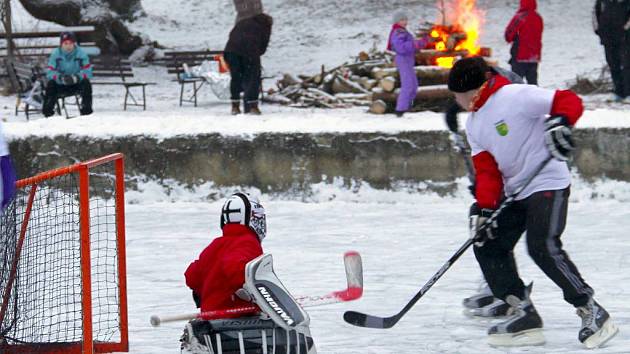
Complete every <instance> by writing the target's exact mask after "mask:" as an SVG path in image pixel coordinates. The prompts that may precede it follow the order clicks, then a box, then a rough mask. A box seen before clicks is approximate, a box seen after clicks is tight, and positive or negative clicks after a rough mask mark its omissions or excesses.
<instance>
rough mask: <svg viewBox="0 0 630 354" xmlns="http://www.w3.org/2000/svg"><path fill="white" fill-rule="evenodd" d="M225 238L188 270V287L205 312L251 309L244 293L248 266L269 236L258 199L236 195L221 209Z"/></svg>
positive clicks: (202, 253)
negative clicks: (246, 267)
mask: <svg viewBox="0 0 630 354" xmlns="http://www.w3.org/2000/svg"><path fill="white" fill-rule="evenodd" d="M220 225H221V230H222V231H223V235H222V236H221V237H218V238H216V239H214V240H213V241H212V243H210V245H209V246H208V247H206V249H204V250H203V252H201V254H200V255H199V259H197V260H196V261H194V262H192V263H191V264H190V265H189V266H188V269H186V273H185V276H186V285H188V287H189V288H191V289H192V291H193V299H194V300H195V304H196V305H197V307H198V308H201V312H206V311H213V310H225V309H231V308H237V307H243V306H248V305H249V306H251V304H250V303H249V302H248V301H247V300H248V296H247V294H246V292H245V291H244V290H242V287H243V284H244V283H245V265H247V263H248V262H249V261H251V260H252V259H254V258H256V257H258V256H260V255H262V253H263V250H262V247H261V242H262V240H263V239H264V238H265V236H266V234H267V223H266V219H265V209H264V208H263V206H262V205H261V204H260V201H259V200H258V198H255V197H252V196H250V195H248V194H244V193H235V194H233V195H232V196H231V197H230V198H228V199H227V201H226V202H225V204H223V208H222V209H221V221H220Z"/></svg>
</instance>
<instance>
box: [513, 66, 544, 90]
mask: <svg viewBox="0 0 630 354" xmlns="http://www.w3.org/2000/svg"><path fill="white" fill-rule="evenodd" d="M511 64H512V71H513V72H514V73H515V74H517V75H518V76H520V77H522V78H523V80H524V81H527V83H528V84H529V85H538V63H523V62H519V61H516V60H512V62H511Z"/></svg>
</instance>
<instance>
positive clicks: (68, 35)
mask: <svg viewBox="0 0 630 354" xmlns="http://www.w3.org/2000/svg"><path fill="white" fill-rule="evenodd" d="M65 41H72V42H73V43H76V42H77V36H76V35H75V34H74V32H61V35H60V36H59V44H62V43H63V42H65Z"/></svg>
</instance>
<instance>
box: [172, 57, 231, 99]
mask: <svg viewBox="0 0 630 354" xmlns="http://www.w3.org/2000/svg"><path fill="white" fill-rule="evenodd" d="M222 54H223V51H217V50H199V51H179V52H177V51H171V52H165V53H164V61H165V63H166V68H167V69H168V73H169V74H175V75H176V77H177V78H176V79H175V80H174V81H177V82H178V83H179V85H180V91H179V105H180V106H182V105H183V103H184V102H188V103H193V104H194V105H195V107H197V92H199V90H200V89H201V88H202V87H203V85H204V84H205V83H206V81H205V79H203V78H201V77H187V75H186V72H185V71H184V64H186V65H187V66H188V67H189V68H192V67H194V66H197V65H201V63H203V62H204V61H205V60H216V56H217V55H222ZM186 85H192V93H191V95H190V96H189V97H188V98H184V91H185V90H186Z"/></svg>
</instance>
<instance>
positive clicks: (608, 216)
mask: <svg viewBox="0 0 630 354" xmlns="http://www.w3.org/2000/svg"><path fill="white" fill-rule="evenodd" d="M434 3H435V1H433V0H424V1H412V0H392V1H381V0H312V1H309V0H264V4H265V7H266V9H267V11H268V12H269V13H270V14H271V15H272V16H274V18H275V22H276V24H275V27H274V32H273V35H272V43H271V47H270V49H269V52H268V54H267V55H266V56H265V58H264V65H265V69H266V73H267V74H268V75H277V74H279V73H281V72H291V73H295V74H297V73H312V72H316V71H318V70H319V68H320V65H322V64H324V65H326V67H332V66H336V65H338V64H340V63H341V62H343V61H345V60H348V59H349V58H350V56H353V55H356V54H357V53H358V52H359V51H361V50H366V49H369V48H371V47H372V45H373V44H374V42H376V45H377V47H379V48H382V47H384V38H385V37H386V35H387V33H388V30H389V26H390V24H389V22H390V20H389V19H390V17H391V14H392V13H393V12H394V11H395V9H397V8H407V9H409V10H410V12H411V13H412V14H413V15H412V16H413V17H414V18H415V20H416V23H417V22H418V21H419V20H421V19H422V20H424V19H427V20H435V19H436V18H437V12H436V11H435V8H434ZM516 3H517V1H503V0H501V1H493V0H479V1H478V4H479V6H480V8H481V9H482V10H484V11H485V24H484V26H483V31H482V33H481V43H482V45H484V46H489V47H492V48H493V50H494V54H495V55H494V57H495V59H497V60H498V61H499V63H501V64H502V65H504V66H505V63H506V61H507V58H508V50H509V48H508V46H507V45H505V43H503V39H502V36H503V28H504V26H505V25H506V24H507V22H508V21H509V19H510V18H511V16H512V15H513V13H514V11H515V9H516V6H517V5H516ZM592 3H593V1H591V0H573V1H570V2H569V1H562V0H546V1H540V9H539V10H540V13H541V15H542V16H543V17H544V19H545V23H546V31H545V35H544V49H543V50H544V52H543V63H542V65H541V68H540V77H541V84H542V86H545V87H549V88H560V87H566V81H567V80H570V79H572V78H574V77H575V75H577V74H581V73H585V72H593V71H594V70H597V69H599V68H601V66H602V65H604V55H603V51H602V49H601V46H600V45H599V42H598V40H597V38H596V37H595V35H594V34H593V33H592V30H591V22H590V11H591V7H592V5H593V4H592ZM13 4H14V7H15V8H14V10H15V13H16V15H17V16H16V20H15V22H16V23H17V24H21V25H23V26H24V27H25V28H28V27H29V26H32V25H33V24H34V21H32V20H31V19H29V18H28V17H27V16H26V15H25V14H24V11H23V10H21V8H20V6H19V2H17V1H14V2H13ZM143 6H144V8H145V10H146V12H147V13H148V17H147V18H145V19H141V20H139V21H138V22H135V23H133V24H132V25H131V26H132V27H133V28H135V29H137V30H139V31H141V32H144V33H146V34H148V35H149V36H150V37H151V39H153V40H157V41H159V42H160V43H162V44H165V45H167V46H169V47H172V48H177V49H191V48H192V49H202V48H212V49H216V48H219V49H220V48H222V47H223V45H224V42H225V40H226V37H227V34H228V33H229V30H230V27H231V25H232V23H233V20H234V12H233V8H232V2H231V1H230V0H216V1H210V2H208V1H201V0H146V1H144V3H143ZM46 25H47V24H43V23H40V24H39V26H40V28H43V27H45V26H46ZM134 70H135V73H136V76H137V78H138V79H139V80H146V81H153V82H157V83H158V85H156V86H150V87H148V97H149V101H148V110H147V111H146V112H142V111H139V110H138V109H134V108H130V110H129V111H127V112H123V111H122V97H123V94H124V91H123V90H122V89H121V88H120V87H108V86H107V87H97V88H95V102H94V106H95V112H96V113H95V114H93V115H91V116H89V117H81V118H76V119H71V120H66V119H64V118H60V117H55V118H51V119H43V118H41V117H34V119H33V120H31V121H30V122H26V121H25V119H24V116H23V115H20V116H19V117H15V116H14V115H13V107H14V104H15V98H14V97H0V118H1V119H2V120H4V121H5V123H4V132H5V134H7V135H8V137H9V138H10V139H15V138H25V137H27V136H29V135H57V134H76V135H88V136H96V137H108V136H120V135H136V134H145V135H151V136H155V137H159V138H166V137H170V136H175V135H188V134H197V133H210V132H218V133H221V134H226V135H253V134H256V133H260V132H296V131H299V132H313V133H315V132H352V131H380V132H385V133H395V132H400V131H406V130H439V129H444V123H443V120H442V116H441V115H440V114H437V113H431V112H420V113H414V114H409V115H408V116H406V117H405V118H402V119H396V118H393V116H373V115H369V114H367V113H365V112H364V109H360V108H357V109H349V110H320V109H314V110H297V109H291V108H285V107H278V106H269V105H263V107H262V109H263V112H264V113H265V114H264V115H263V116H261V117H250V116H238V117H232V116H230V115H229V107H228V104H227V103H226V102H221V101H219V100H217V99H216V98H215V97H214V96H213V95H212V94H211V93H210V91H209V90H206V89H204V90H202V92H201V97H200V99H199V102H200V105H199V107H198V108H193V107H190V106H187V107H179V106H178V101H177V100H178V94H179V86H178V85H177V84H176V83H174V82H172V81H170V78H169V76H168V75H167V73H166V69H165V68H164V67H145V68H134ZM271 84H272V82H267V83H266V85H267V86H269V85H271ZM585 100H586V102H587V107H588V108H589V110H588V111H587V112H586V113H585V116H584V118H583V119H582V120H581V121H580V123H579V125H578V127H579V128H584V127H630V112H628V110H627V107H628V106H627V105H620V104H609V103H606V102H605V96H603V95H600V96H593V97H588V98H585ZM462 118H463V117H462ZM144 187H145V188H141V190H144V192H143V193H138V192H129V193H128V195H127V200H128V201H129V202H130V203H129V205H128V206H127V235H128V245H127V247H128V248H127V257H128V280H129V301H130V302H129V314H130V340H131V352H132V353H176V352H178V342H177V339H178V337H179V334H180V332H181V325H180V324H171V325H166V326H164V327H161V328H159V329H153V328H151V327H150V326H149V323H148V318H149V316H150V315H152V314H177V313H182V312H185V313H187V312H190V311H193V310H194V308H193V306H192V301H191V297H190V293H189V291H188V290H186V288H185V286H184V285H183V275H182V274H183V271H184V269H185V268H186V266H187V265H188V263H189V262H190V261H192V260H193V259H194V258H195V257H196V256H197V255H198V253H199V252H200V251H201V249H202V248H203V247H204V246H205V245H206V244H207V243H208V242H210V241H211V239H212V237H213V236H214V235H216V234H217V233H218V210H219V208H220V201H216V202H203V198H205V197H206V196H207V195H208V193H209V192H208V191H207V190H206V191H204V193H203V194H189V192H187V191H185V190H181V191H177V192H176V193H175V192H174V193H171V194H170V195H169V196H165V195H163V194H161V193H162V192H163V190H162V189H161V188H151V186H150V185H147V186H144ZM315 190H316V192H315V194H314V195H313V196H311V197H309V199H308V200H307V201H306V202H305V201H302V200H300V201H296V200H287V199H286V198H284V197H277V196H276V197H275V199H272V200H270V199H269V196H263V198H262V200H263V201H264V202H265V206H266V208H267V209H268V215H269V216H268V220H269V237H268V238H267V239H266V240H265V248H266V250H267V251H268V252H270V253H273V255H274V258H275V263H276V270H277V273H278V274H279V276H280V277H281V279H282V280H283V281H284V282H285V285H287V286H288V287H289V289H291V290H292V291H293V292H294V293H295V294H297V295H299V294H305V293H320V292H328V291H330V290H333V289H335V290H336V289H337V288H340V287H343V286H344V281H343V266H342V262H341V255H342V254H343V252H344V251H346V250H349V249H355V250H358V251H360V252H361V253H362V255H363V260H364V269H365V294H364V298H363V299H362V300H360V301H358V302H356V303H353V304H339V305H334V306H329V307H321V308H312V309H311V310H309V313H310V314H311V317H312V329H313V334H314V336H315V340H316V343H317V346H318V349H319V351H320V353H339V354H341V353H385V354H387V353H500V352H505V351H500V350H495V349H492V348H490V347H488V346H487V345H486V344H485V330H486V327H487V325H486V324H481V323H479V322H476V321H474V320H471V319H468V318H465V317H464V316H463V315H462V314H461V306H460V305H459V304H460V301H461V299H462V298H463V297H464V296H467V295H469V294H470V293H471V292H472V291H473V290H474V288H475V286H476V279H477V278H478V276H479V271H478V270H477V269H478V268H477V266H476V264H475V261H474V259H473V257H472V253H469V254H467V255H466V256H465V257H463V258H462V259H461V260H460V261H459V262H458V263H457V264H456V265H455V266H454V267H453V269H452V270H450V271H449V272H448V273H447V274H446V275H445V276H444V278H443V279H441V280H440V281H439V282H438V283H437V284H436V285H435V287H434V288H433V289H432V290H431V291H430V292H429V293H428V294H427V295H426V296H425V298H423V299H422V300H421V301H420V302H419V303H418V304H417V305H416V307H415V308H414V309H413V310H412V311H411V312H410V313H409V314H408V316H407V317H405V318H404V319H403V320H402V321H401V322H400V323H399V324H398V325H397V326H396V327H395V328H393V329H391V330H387V331H378V330H367V329H360V328H355V327H351V326H349V325H347V324H345V323H344V322H343V320H342V318H341V316H342V314H343V311H344V310H346V309H357V310H361V311H365V312H369V313H374V314H378V315H389V314H392V313H394V312H396V311H397V310H398V309H399V308H400V307H401V306H402V305H403V304H404V303H405V302H406V301H407V300H408V299H409V298H410V297H411V296H412V295H413V294H414V293H415V292H416V291H417V289H418V288H419V287H420V286H422V284H424V283H425V281H426V280H427V279H428V278H429V277H430V276H431V275H433V273H434V272H435V271H437V270H438V269H439V267H440V266H441V265H442V263H443V262H444V261H445V260H446V259H447V258H448V257H450V255H451V254H452V253H453V252H454V251H455V250H456V249H457V248H458V247H459V245H460V244H461V243H463V242H464V240H465V237H466V236H467V230H466V223H467V220H466V214H467V207H468V204H469V203H470V202H471V200H470V197H469V196H468V194H467V193H466V192H460V193H458V194H457V195H455V196H449V197H445V198H441V197H438V196H436V195H433V194H417V193H408V192H405V191H399V192H392V191H383V190H371V189H369V188H368V189H365V188H358V189H357V188H353V189H352V190H348V189H343V188H341V187H338V186H326V185H322V186H319V187H317V188H315ZM462 190H465V188H462ZM173 196H177V198H174V197H173ZM162 201H174V202H168V203H165V202H162ZM629 202H630V186H629V185H628V183H621V182H615V181H605V182H598V184H586V183H584V182H578V183H577V184H576V187H575V189H574V191H573V196H572V203H571V205H570V215H569V222H568V227H567V231H566V233H565V236H564V238H563V240H564V243H565V245H566V248H567V250H568V251H569V253H570V255H571V257H572V259H573V260H574V261H575V262H576V263H577V264H578V266H579V267H580V269H581V271H582V273H583V275H584V277H585V278H586V279H587V281H588V282H589V283H590V284H591V285H592V286H593V287H594V288H595V290H596V292H597V299H598V300H599V301H600V302H601V303H602V304H604V305H605V306H606V307H607V309H608V310H609V311H610V312H611V314H612V315H613V317H614V318H615V320H616V321H617V322H618V323H619V324H620V327H621V333H620V335H619V336H618V338H616V339H615V340H614V341H613V342H611V343H610V345H609V346H608V347H606V348H604V349H602V350H600V351H598V353H628V352H630V337H629V336H628V334H627V333H628V331H629V330H630V315H629V314H628V302H627V298H628V295H630V285H629V284H630V277H629V276H628V275H627V274H626V273H627V272H626V271H625V269H627V268H628V267H629V266H630V244H629V243H628V242H625V240H626V238H627V230H628V229H629V228H630V218H629V216H630V212H629V211H628V203H629ZM517 250H518V252H517V253H518V261H519V264H520V265H521V274H522V275H523V277H524V278H525V279H526V280H534V281H535V288H534V294H533V299H534V301H535V302H536V305H537V307H538V309H539V311H540V313H541V315H542V316H543V319H544V321H545V328H546V329H545V331H546V336H547V341H548V343H547V345H545V346H544V347H539V348H528V349H513V350H510V351H509V352H511V353H524V352H527V353H581V352H583V353H586V350H584V349H582V347H581V345H580V344H579V342H578V341H577V330H578V327H579V319H578V317H577V316H576V315H575V314H574V310H573V309H572V308H571V307H570V306H569V305H567V304H566V303H565V302H564V301H563V300H562V294H561V293H560V291H559V290H558V289H557V288H556V287H555V286H554V285H553V284H552V283H551V282H550V281H549V280H547V278H546V277H545V276H544V275H543V274H542V273H541V272H540V271H539V270H538V269H537V268H536V266H535V265H534V264H533V263H532V262H531V260H530V259H529V257H528V256H527V255H526V254H525V252H524V248H523V245H522V244H520V245H519V246H517Z"/></svg>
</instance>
